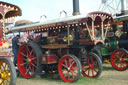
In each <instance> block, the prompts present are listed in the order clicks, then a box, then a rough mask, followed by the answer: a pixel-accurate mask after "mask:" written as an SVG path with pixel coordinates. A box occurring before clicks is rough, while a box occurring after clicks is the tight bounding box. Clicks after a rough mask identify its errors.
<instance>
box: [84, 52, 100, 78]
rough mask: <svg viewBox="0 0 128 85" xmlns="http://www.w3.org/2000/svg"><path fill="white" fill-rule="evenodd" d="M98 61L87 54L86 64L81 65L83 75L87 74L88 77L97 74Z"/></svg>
mask: <svg viewBox="0 0 128 85" xmlns="http://www.w3.org/2000/svg"><path fill="white" fill-rule="evenodd" d="M99 69H100V68H99V63H98V61H97V59H96V58H95V57H94V56H93V55H91V54H88V55H87V64H86V65H82V74H83V76H85V77H86V76H87V77H89V78H94V77H96V76H97V74H98V73H99V71H100V70H99Z"/></svg>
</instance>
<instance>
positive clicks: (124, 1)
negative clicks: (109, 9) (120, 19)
mask: <svg viewBox="0 0 128 85" xmlns="http://www.w3.org/2000/svg"><path fill="white" fill-rule="evenodd" d="M121 14H123V15H125V14H128V10H127V0H121Z"/></svg>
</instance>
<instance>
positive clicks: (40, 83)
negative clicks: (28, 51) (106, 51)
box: [16, 65, 128, 85]
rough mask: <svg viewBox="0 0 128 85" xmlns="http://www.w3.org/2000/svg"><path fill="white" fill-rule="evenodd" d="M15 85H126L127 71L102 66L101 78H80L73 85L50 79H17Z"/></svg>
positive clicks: (127, 82)
mask: <svg viewBox="0 0 128 85" xmlns="http://www.w3.org/2000/svg"><path fill="white" fill-rule="evenodd" d="M16 85H128V69H127V70H125V71H116V70H114V69H113V68H112V67H111V66H110V65H104V67H103V71H102V74H101V77H100V78H98V79H90V78H84V77H81V78H80V80H79V81H77V82H75V83H66V82H63V81H62V80H61V79H58V78H54V76H52V77H49V78H48V77H47V78H45V77H43V78H39V79H37V78H33V79H24V78H21V77H18V78H17V82H16Z"/></svg>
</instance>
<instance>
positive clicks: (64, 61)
mask: <svg viewBox="0 0 128 85" xmlns="http://www.w3.org/2000/svg"><path fill="white" fill-rule="evenodd" d="M58 71H59V74H60V77H61V79H62V80H64V81H65V82H75V81H77V80H79V78H80V75H81V64H80V62H79V60H78V58H77V57H76V56H74V55H64V56H63V57H62V58H61V59H60V61H59V65H58Z"/></svg>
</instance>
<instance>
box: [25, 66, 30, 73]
mask: <svg viewBox="0 0 128 85" xmlns="http://www.w3.org/2000/svg"><path fill="white" fill-rule="evenodd" d="M29 70H30V66H29V67H28V69H26V73H25V75H27V73H28V72H29Z"/></svg>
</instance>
